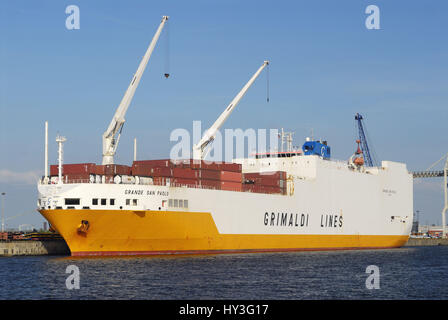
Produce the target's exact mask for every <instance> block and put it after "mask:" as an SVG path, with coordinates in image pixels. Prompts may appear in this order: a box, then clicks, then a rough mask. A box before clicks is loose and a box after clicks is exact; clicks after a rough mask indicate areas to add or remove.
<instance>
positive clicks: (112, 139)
mask: <svg viewBox="0 0 448 320" xmlns="http://www.w3.org/2000/svg"><path fill="white" fill-rule="evenodd" d="M167 20H168V16H163V17H162V22H161V23H160V25H159V28H158V29H157V31H156V34H155V35H154V37H153V38H152V41H151V43H150V44H149V47H148V49H147V50H146V53H145V55H144V56H143V59H142V61H141V62H140V65H139V66H138V69H137V72H136V73H135V74H134V76H133V77H132V80H131V84H130V85H129V87H128V89H127V90H126V92H125V94H124V96H123V99H122V100H121V102H120V105H119V106H118V108H117V110H116V111H115V114H114V117H113V118H112V121H111V122H110V124H109V127H108V128H107V130H106V131H105V132H104V134H103V162H102V164H103V165H105V164H114V156H115V152H116V150H117V147H118V142H119V141H120V136H121V131H122V130H123V125H124V122H125V118H124V116H125V115H126V111H127V110H128V108H129V105H130V104H131V101H132V98H133V97H134V94H135V90H136V89H137V87H138V84H139V82H140V79H141V77H142V75H143V72H144V71H145V68H146V65H147V64H148V61H149V58H150V57H151V54H152V52H153V50H154V47H155V46H156V43H157V40H158V39H159V36H160V33H161V32H162V29H163V27H164V25H165V23H166V21H167Z"/></svg>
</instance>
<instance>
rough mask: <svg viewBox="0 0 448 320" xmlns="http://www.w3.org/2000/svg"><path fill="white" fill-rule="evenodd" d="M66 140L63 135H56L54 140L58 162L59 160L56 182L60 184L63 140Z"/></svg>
mask: <svg viewBox="0 0 448 320" xmlns="http://www.w3.org/2000/svg"><path fill="white" fill-rule="evenodd" d="M65 141H67V139H66V138H65V137H62V136H60V135H58V136H57V137H56V142H57V143H58V147H59V148H58V155H59V157H58V162H59V176H58V184H62V162H63V158H64V150H63V149H64V146H63V145H64V142H65Z"/></svg>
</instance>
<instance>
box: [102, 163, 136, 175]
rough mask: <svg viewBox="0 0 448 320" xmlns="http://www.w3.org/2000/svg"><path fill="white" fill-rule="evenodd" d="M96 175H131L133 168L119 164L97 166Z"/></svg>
mask: <svg viewBox="0 0 448 320" xmlns="http://www.w3.org/2000/svg"><path fill="white" fill-rule="evenodd" d="M95 174H99V175H105V174H106V175H116V174H118V175H130V174H131V167H129V166H125V165H119V164H106V165H97V166H96V168H95Z"/></svg>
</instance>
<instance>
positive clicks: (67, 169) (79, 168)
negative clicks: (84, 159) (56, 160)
mask: <svg viewBox="0 0 448 320" xmlns="http://www.w3.org/2000/svg"><path fill="white" fill-rule="evenodd" d="M95 166H96V165H95V164H94V163H74V164H63V165H62V174H67V173H75V174H82V173H95ZM58 174H59V165H56V164H54V165H51V166H50V176H57V175H58Z"/></svg>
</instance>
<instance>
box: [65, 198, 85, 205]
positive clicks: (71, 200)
mask: <svg viewBox="0 0 448 320" xmlns="http://www.w3.org/2000/svg"><path fill="white" fill-rule="evenodd" d="M80 203H81V201H80V199H79V198H65V205H79V204H80Z"/></svg>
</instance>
